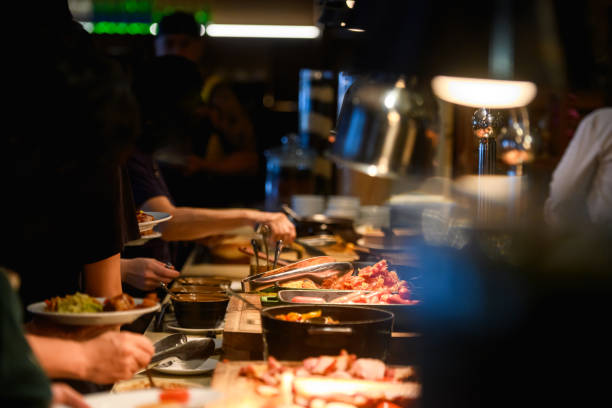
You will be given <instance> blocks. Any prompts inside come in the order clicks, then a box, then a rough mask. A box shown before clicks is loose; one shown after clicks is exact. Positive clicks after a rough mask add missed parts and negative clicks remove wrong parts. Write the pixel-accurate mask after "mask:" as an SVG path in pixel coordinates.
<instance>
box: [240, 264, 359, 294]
mask: <svg viewBox="0 0 612 408" xmlns="http://www.w3.org/2000/svg"><path fill="white" fill-rule="evenodd" d="M353 270H354V268H353V264H351V263H350V262H327V263H322V264H316V265H309V266H305V267H301V268H295V269H291V270H286V271H282V272H279V273H275V274H270V273H265V272H264V273H260V274H257V275H253V276H249V277H248V278H245V279H243V280H242V284H243V288H244V290H245V291H247V292H250V291H254V290H258V289H262V288H265V287H269V286H274V285H275V284H276V285H279V286H280V284H281V283H283V282H288V281H293V280H298V279H310V280H312V281H313V282H314V283H318V284H320V283H322V282H323V281H324V280H326V279H329V278H332V277H338V278H340V277H342V276H344V275H346V274H347V273H352V272H353Z"/></svg>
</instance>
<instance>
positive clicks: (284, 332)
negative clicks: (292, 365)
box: [261, 305, 393, 361]
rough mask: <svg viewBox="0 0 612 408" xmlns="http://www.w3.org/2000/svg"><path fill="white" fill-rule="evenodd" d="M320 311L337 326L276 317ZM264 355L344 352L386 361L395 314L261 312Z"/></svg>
mask: <svg viewBox="0 0 612 408" xmlns="http://www.w3.org/2000/svg"><path fill="white" fill-rule="evenodd" d="M314 310H321V312H322V316H329V317H332V318H333V319H335V320H338V321H339V323H338V324H324V323H310V322H303V323H302V322H291V321H286V320H281V319H277V318H276V317H275V316H277V315H279V314H286V313H289V312H297V313H307V312H311V311H314ZM261 322H262V329H263V335H264V355H265V357H266V358H267V357H268V356H274V357H275V358H276V359H278V360H294V361H295V360H303V359H305V358H307V357H313V356H319V355H338V354H339V353H340V351H341V350H346V351H347V352H349V353H352V354H356V355H357V357H369V358H377V359H380V360H383V361H384V360H386V359H387V357H388V352H389V345H390V342H391V329H392V327H393V313H391V312H387V311H384V310H380V309H375V308H369V307H355V306H329V305H300V306H293V305H291V306H274V307H270V308H266V309H264V311H263V312H262V313H261Z"/></svg>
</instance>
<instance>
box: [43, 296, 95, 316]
mask: <svg viewBox="0 0 612 408" xmlns="http://www.w3.org/2000/svg"><path fill="white" fill-rule="evenodd" d="M45 303H46V304H47V307H46V310H47V311H48V312H59V313H98V312H101V311H102V308H103V305H102V303H100V302H99V301H98V299H96V298H93V297H91V296H89V295H86V294H84V293H80V292H76V293H75V294H74V295H66V296H64V297H59V296H56V297H54V298H51V299H47V300H45Z"/></svg>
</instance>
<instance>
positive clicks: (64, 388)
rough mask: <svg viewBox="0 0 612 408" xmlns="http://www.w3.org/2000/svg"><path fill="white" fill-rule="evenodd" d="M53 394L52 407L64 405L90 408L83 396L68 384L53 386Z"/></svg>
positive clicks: (55, 384) (73, 407)
mask: <svg viewBox="0 0 612 408" xmlns="http://www.w3.org/2000/svg"><path fill="white" fill-rule="evenodd" d="M51 394H53V398H52V400H51V405H54V404H62V405H66V406H68V407H72V408H90V407H89V404H87V402H85V399H84V398H83V396H82V395H81V394H79V393H78V392H77V391H76V390H75V389H74V388H72V387H71V386H69V385H68V384H64V383H53V384H51Z"/></svg>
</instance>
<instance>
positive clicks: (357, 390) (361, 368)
mask: <svg viewBox="0 0 612 408" xmlns="http://www.w3.org/2000/svg"><path fill="white" fill-rule="evenodd" d="M240 375H242V376H246V377H248V378H252V379H254V380H256V381H257V382H258V386H257V388H256V390H257V393H258V394H260V395H262V396H265V397H271V396H276V395H279V394H284V393H287V392H289V393H290V395H289V396H290V398H291V399H293V401H294V402H295V403H296V404H297V405H301V406H313V405H312V404H311V403H312V402H313V401H314V400H315V399H319V400H323V401H324V402H326V403H330V402H342V403H345V404H352V405H355V406H360V407H361V406H368V407H376V406H379V404H384V403H388V404H397V405H399V406H409V405H411V403H413V402H414V401H415V400H416V399H417V398H418V396H419V394H420V385H419V384H418V383H417V382H416V381H415V371H414V369H413V368H412V367H390V366H388V365H386V364H385V363H384V362H383V361H381V360H378V359H373V358H357V356H356V355H354V354H348V353H347V352H346V351H345V350H342V351H341V352H340V354H339V355H337V356H319V357H310V358H307V359H305V360H303V361H302V363H301V364H299V365H284V364H281V363H280V362H279V361H277V360H276V359H275V358H274V357H269V358H268V361H267V364H256V363H254V364H249V365H247V366H245V367H242V368H241V370H240ZM389 406H393V405H389Z"/></svg>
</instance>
